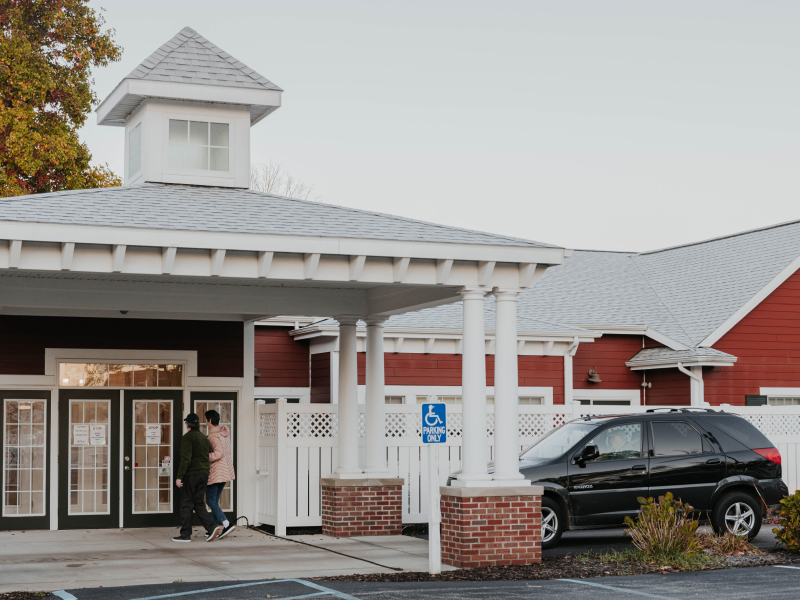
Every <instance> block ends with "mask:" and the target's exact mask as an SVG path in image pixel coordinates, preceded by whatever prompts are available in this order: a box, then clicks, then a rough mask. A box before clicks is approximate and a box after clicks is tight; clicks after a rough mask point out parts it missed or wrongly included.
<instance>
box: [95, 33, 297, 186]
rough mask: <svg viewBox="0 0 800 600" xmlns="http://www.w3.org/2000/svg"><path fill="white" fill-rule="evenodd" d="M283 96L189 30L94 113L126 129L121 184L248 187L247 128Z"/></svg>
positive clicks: (133, 73)
mask: <svg viewBox="0 0 800 600" xmlns="http://www.w3.org/2000/svg"><path fill="white" fill-rule="evenodd" d="M282 91H283V90H281V88H279V87H278V86H277V85H275V84H274V83H272V82H271V81H269V80H268V79H266V78H265V77H262V76H261V75H259V74H258V73H256V72H255V71H253V70H252V69H250V68H248V67H247V66H246V65H244V64H243V63H241V62H239V61H238V60H236V59H235V58H233V57H232V56H231V55H230V54H228V53H227V52H225V51H223V50H221V49H219V48H218V47H217V46H215V45H214V44H212V43H211V42H209V41H208V40H207V39H205V38H204V37H203V36H202V35H200V34H199V33H197V32H196V31H195V30H194V29H191V28H190V27H185V28H184V29H182V30H181V31H180V32H179V33H178V34H177V35H176V36H175V37H173V38H172V39H171V40H170V41H168V42H167V43H166V44H164V45H163V46H161V47H160V48H159V49H158V50H156V51H155V52H154V53H153V54H151V55H150V56H149V57H148V58H147V59H146V60H145V61H144V62H143V63H142V64H140V65H139V66H138V67H136V68H135V69H134V70H133V71H131V73H130V74H129V75H128V76H127V77H125V79H123V80H122V81H121V82H120V84H119V85H118V86H117V87H116V88H115V89H114V91H113V92H111V94H110V95H109V96H108V97H107V98H106V99H105V100H103V102H102V103H101V104H100V106H99V107H98V108H97V121H98V123H99V124H100V125H110V126H115V127H124V128H125V175H124V181H125V185H133V184H137V183H144V182H157V183H183V184H190V185H206V186H221V187H239V188H247V187H249V186H250V127H252V126H253V125H255V124H256V123H258V122H259V121H260V120H261V119H263V118H264V117H266V116H267V115H269V114H270V113H271V112H272V111H274V110H275V109H277V108H278V107H279V106H280V105H281V93H282Z"/></svg>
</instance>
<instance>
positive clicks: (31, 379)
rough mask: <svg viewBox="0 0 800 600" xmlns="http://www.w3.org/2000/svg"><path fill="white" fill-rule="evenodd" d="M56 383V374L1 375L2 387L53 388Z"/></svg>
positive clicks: (0, 383) (0, 387) (0, 382)
mask: <svg viewBox="0 0 800 600" xmlns="http://www.w3.org/2000/svg"><path fill="white" fill-rule="evenodd" d="M55 385H56V378H55V375H0V389H3V388H9V389H12V388H13V389H16V388H22V387H45V388H51V387H53V386H55Z"/></svg>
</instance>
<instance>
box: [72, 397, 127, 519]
mask: <svg viewBox="0 0 800 600" xmlns="http://www.w3.org/2000/svg"><path fill="white" fill-rule="evenodd" d="M58 439H59V486H58V487H59V510H58V513H59V521H58V527H59V529H75V528H81V529H82V528H92V529H99V528H109V527H119V502H118V500H119V470H118V469H119V392H115V391H112V390H102V391H101V390H62V391H61V392H60V394H59V436H58Z"/></svg>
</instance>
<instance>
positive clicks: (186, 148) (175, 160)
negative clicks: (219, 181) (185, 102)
mask: <svg viewBox="0 0 800 600" xmlns="http://www.w3.org/2000/svg"><path fill="white" fill-rule="evenodd" d="M229 152H230V142H229V132H228V124H227V123H207V122H204V121H183V120H179V119H170V120H169V166H170V168H172V169H191V170H197V171H228V170H229V166H228V165H229Z"/></svg>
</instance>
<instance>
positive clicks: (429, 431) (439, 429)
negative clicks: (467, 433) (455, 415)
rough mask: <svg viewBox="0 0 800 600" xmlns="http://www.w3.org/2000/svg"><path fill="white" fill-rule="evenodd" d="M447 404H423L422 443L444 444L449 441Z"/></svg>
mask: <svg viewBox="0 0 800 600" xmlns="http://www.w3.org/2000/svg"><path fill="white" fill-rule="evenodd" d="M446 406H447V405H446V404H442V403H437V404H433V403H430V404H423V405H422V443H423V444H443V443H444V442H446V441H447V410H446V408H445V407H446Z"/></svg>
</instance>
